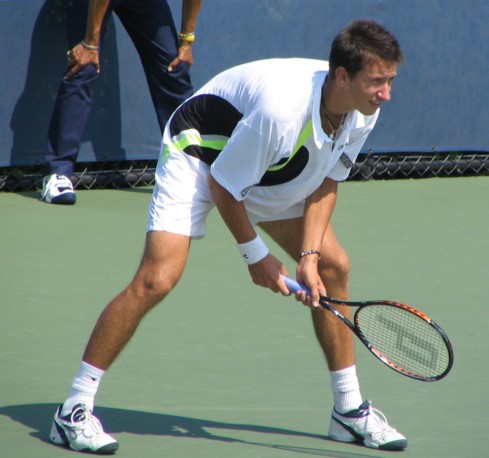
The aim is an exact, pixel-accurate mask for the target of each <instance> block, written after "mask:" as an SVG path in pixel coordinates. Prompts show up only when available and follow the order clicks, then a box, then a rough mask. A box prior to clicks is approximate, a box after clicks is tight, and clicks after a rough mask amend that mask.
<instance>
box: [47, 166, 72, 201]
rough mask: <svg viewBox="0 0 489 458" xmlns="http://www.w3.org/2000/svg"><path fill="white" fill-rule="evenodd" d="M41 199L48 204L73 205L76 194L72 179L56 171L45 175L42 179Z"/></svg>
mask: <svg viewBox="0 0 489 458" xmlns="http://www.w3.org/2000/svg"><path fill="white" fill-rule="evenodd" d="M41 200H44V202H47V203H48V204H63V205H73V204H74V203H75V202H76V194H75V191H74V190H73V184H72V183H71V181H70V179H69V178H68V177H65V176H64V175H57V174H55V173H54V174H52V175H47V176H45V177H44V178H43V180H42V193H41Z"/></svg>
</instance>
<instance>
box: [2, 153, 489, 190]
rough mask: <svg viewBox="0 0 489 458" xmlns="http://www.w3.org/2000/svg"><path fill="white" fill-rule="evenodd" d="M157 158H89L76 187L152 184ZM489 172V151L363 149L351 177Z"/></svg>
mask: <svg viewBox="0 0 489 458" xmlns="http://www.w3.org/2000/svg"><path fill="white" fill-rule="evenodd" d="M155 168H156V161H121V162H87V163H79V164H77V167H76V170H75V173H74V175H73V177H72V181H73V184H74V186H75V188H77V189H104V188H127V187H137V186H151V185H153V183H154V173H155ZM487 175H489V152H477V153H469V152H450V153H429V154H428V153H425V154H423V153H372V152H369V153H364V154H360V155H359V157H358V159H357V162H356V164H355V165H354V166H353V169H352V172H351V174H350V177H349V180H351V181H366V180H389V179H402V178H431V177H461V176H487ZM41 180H42V175H41V172H40V167H39V166H33V167H7V168H0V191H11V192H21V191H35V190H38V189H39V188H40V187H41Z"/></svg>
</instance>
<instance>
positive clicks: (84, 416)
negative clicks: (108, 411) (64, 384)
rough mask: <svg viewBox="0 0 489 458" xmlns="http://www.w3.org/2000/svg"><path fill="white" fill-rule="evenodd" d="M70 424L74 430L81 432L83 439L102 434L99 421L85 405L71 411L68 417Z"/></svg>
mask: <svg viewBox="0 0 489 458" xmlns="http://www.w3.org/2000/svg"><path fill="white" fill-rule="evenodd" d="M70 422H71V424H72V425H73V426H74V427H75V428H76V429H78V430H80V431H82V432H83V435H84V436H85V437H91V436H96V435H98V434H100V433H101V432H103V428H102V425H101V423H100V421H99V419H98V418H97V417H95V416H94V415H93V414H92V412H91V411H90V409H89V408H88V407H87V406H85V405H80V406H78V407H76V408H75V409H73V412H71V415H70Z"/></svg>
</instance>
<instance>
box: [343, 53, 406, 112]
mask: <svg viewBox="0 0 489 458" xmlns="http://www.w3.org/2000/svg"><path fill="white" fill-rule="evenodd" d="M396 75H397V64H396V63H394V62H386V61H382V60H371V61H369V62H367V64H366V65H365V67H364V68H363V70H361V71H360V72H358V73H357V74H356V75H355V76H354V77H353V78H348V79H347V81H348V83H347V84H348V94H349V97H348V98H349V103H350V104H351V108H352V109H356V110H358V111H359V112H360V113H362V114H363V115H365V116H370V115H373V114H374V113H375V112H376V111H377V110H378V109H379V108H380V106H381V105H382V103H384V102H387V101H389V100H390V98H391V87H392V82H393V81H394V78H395V77H396Z"/></svg>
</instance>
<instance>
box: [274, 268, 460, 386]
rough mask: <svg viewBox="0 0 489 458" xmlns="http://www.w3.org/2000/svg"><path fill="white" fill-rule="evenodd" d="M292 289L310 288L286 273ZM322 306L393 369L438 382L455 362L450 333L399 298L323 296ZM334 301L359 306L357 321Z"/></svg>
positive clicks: (415, 377)
mask: <svg viewBox="0 0 489 458" xmlns="http://www.w3.org/2000/svg"><path fill="white" fill-rule="evenodd" d="M282 278H283V280H284V282H285V284H286V286H287V288H288V289H289V291H291V292H292V293H296V292H298V291H305V292H306V293H307V294H310V291H309V289H308V288H307V287H306V286H305V285H302V284H300V283H297V282H296V281H295V280H292V279H291V278H288V277H285V276H282ZM319 303H320V304H321V306H322V307H324V308H325V309H327V310H329V311H330V312H332V313H334V314H335V315H336V317H338V318H339V319H340V320H341V321H343V323H345V324H346V325H347V326H348V327H349V328H350V329H351V330H352V331H353V332H354V333H355V334H356V335H357V337H358V338H359V339H360V340H361V341H362V343H363V344H364V345H365V346H366V347H367V348H368V349H369V350H370V352H371V353H372V354H373V355H374V356H376V357H377V358H378V359H380V360H381V361H382V362H383V363H384V364H386V365H387V366H389V367H390V368H391V369H394V370H395V371H397V372H399V373H401V374H403V375H405V376H407V377H411V378H413V379H416V380H421V381H424V382H434V381H437V380H440V379H442V378H443V377H445V376H446V375H447V374H448V373H449V372H450V370H451V368H452V366H453V348H452V345H451V343H450V340H449V339H448V337H447V335H446V334H445V332H444V331H443V329H441V328H440V326H438V325H437V324H436V323H435V322H434V321H433V320H432V319H431V318H429V317H428V316H426V315H425V314H424V313H422V312H420V311H418V310H416V309H414V308H413V307H410V306H408V305H405V304H401V303H399V302H393V301H386V300H375V301H362V302H350V301H342V300H339V299H333V298H330V297H327V296H320V300H319ZM332 304H333V305H346V306H350V307H357V309H356V311H355V314H354V316H353V322H352V321H350V320H349V319H348V318H346V317H345V316H343V315H342V314H341V313H340V312H339V311H338V310H336V309H335V308H334V307H333V306H332Z"/></svg>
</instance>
